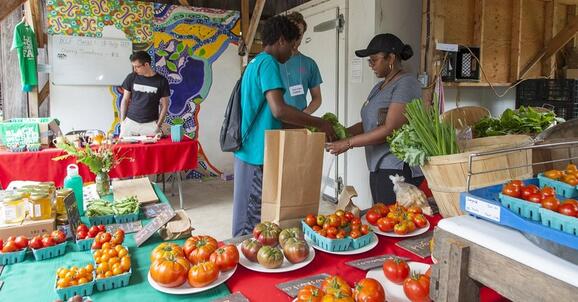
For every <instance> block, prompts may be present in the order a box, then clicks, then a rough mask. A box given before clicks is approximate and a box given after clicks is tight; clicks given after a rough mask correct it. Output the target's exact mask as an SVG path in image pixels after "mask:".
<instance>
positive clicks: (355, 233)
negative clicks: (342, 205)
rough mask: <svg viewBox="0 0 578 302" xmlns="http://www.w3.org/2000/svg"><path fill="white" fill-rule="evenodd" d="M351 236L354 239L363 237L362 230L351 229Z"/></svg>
mask: <svg viewBox="0 0 578 302" xmlns="http://www.w3.org/2000/svg"><path fill="white" fill-rule="evenodd" d="M349 237H351V238H353V239H355V238H359V237H361V231H358V230H353V231H351V233H349Z"/></svg>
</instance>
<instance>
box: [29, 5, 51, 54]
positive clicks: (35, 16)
mask: <svg viewBox="0 0 578 302" xmlns="http://www.w3.org/2000/svg"><path fill="white" fill-rule="evenodd" d="M25 10H26V18H27V19H28V24H29V25H30V26H31V27H32V29H33V30H34V33H35V34H36V42H37V44H38V48H44V45H45V44H46V40H45V39H44V37H45V35H44V27H43V26H42V15H43V9H42V5H41V4H40V0H28V1H26V4H25Z"/></svg>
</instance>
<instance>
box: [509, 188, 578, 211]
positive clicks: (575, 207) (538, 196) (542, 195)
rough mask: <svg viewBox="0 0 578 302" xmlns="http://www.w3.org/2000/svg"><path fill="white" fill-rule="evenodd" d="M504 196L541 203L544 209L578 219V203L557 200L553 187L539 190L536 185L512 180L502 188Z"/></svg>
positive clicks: (568, 200) (569, 200) (571, 200)
mask: <svg viewBox="0 0 578 302" xmlns="http://www.w3.org/2000/svg"><path fill="white" fill-rule="evenodd" d="M502 194H504V195H508V196H511V197H514V198H520V199H523V200H526V201H529V202H534V203H539V204H541V205H542V207H543V208H545V209H548V210H551V211H554V212H558V213H560V214H562V215H566V216H572V217H578V201H576V200H574V199H566V200H563V201H560V200H559V199H558V198H556V190H554V188H551V187H543V188H542V189H540V188H538V187H537V186H535V185H527V186H526V185H524V182H522V181H521V180H512V181H510V182H509V183H507V184H505V185H504V187H503V188H502Z"/></svg>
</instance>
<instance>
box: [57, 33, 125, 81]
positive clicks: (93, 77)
mask: <svg viewBox="0 0 578 302" xmlns="http://www.w3.org/2000/svg"><path fill="white" fill-rule="evenodd" d="M51 49H52V53H51V55H50V64H51V65H52V74H51V80H52V83H53V84H54V85H99V86H100V85H102V86H109V85H121V84H122V82H123V81H124V79H125V78H126V76H127V75H128V74H129V73H130V72H132V66H131V64H130V60H129V58H130V55H131V54H132V43H131V41H130V40H126V39H112V38H93V37H78V36H60V35H55V36H52V38H51Z"/></svg>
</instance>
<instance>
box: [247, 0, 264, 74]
mask: <svg viewBox="0 0 578 302" xmlns="http://www.w3.org/2000/svg"><path fill="white" fill-rule="evenodd" d="M264 7H265V0H257V2H255V8H254V9H253V15H252V16H251V24H249V29H248V32H247V36H246V37H247V38H246V39H244V41H245V46H246V47H247V48H246V51H245V55H244V57H246V58H243V64H247V63H246V62H248V61H249V60H248V58H249V53H250V52H251V47H253V41H254V40H255V34H256V33H257V27H259V21H260V20H261V13H262V12H263V8H264Z"/></svg>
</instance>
